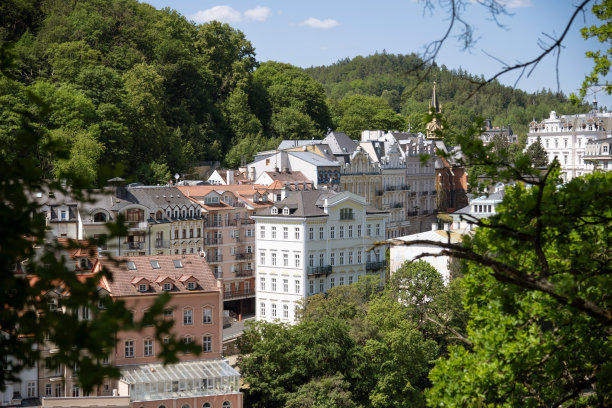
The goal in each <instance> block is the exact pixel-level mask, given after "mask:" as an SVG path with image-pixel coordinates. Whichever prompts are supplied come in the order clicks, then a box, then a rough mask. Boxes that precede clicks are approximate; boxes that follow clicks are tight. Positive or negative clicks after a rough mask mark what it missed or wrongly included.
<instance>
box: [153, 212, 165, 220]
mask: <svg viewBox="0 0 612 408" xmlns="http://www.w3.org/2000/svg"><path fill="white" fill-rule="evenodd" d="M163 218H164V213H163V212H162V211H158V212H157V213H156V214H155V219H156V220H157V221H160V220H162V219H163Z"/></svg>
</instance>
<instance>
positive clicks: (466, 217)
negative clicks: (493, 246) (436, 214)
mask: <svg viewBox="0 0 612 408" xmlns="http://www.w3.org/2000/svg"><path fill="white" fill-rule="evenodd" d="M505 187H506V186H505V185H504V184H503V183H497V185H496V186H495V187H494V190H493V191H492V192H491V193H490V194H488V195H482V196H480V197H477V198H474V199H472V200H471V201H470V204H469V205H467V206H466V207H464V208H461V209H459V210H457V211H455V212H454V213H451V214H450V216H451V217H452V218H453V223H452V225H451V229H452V230H453V231H454V232H459V233H461V234H465V233H467V232H470V231H473V230H474V229H475V228H476V226H475V225H474V222H476V221H478V220H480V219H483V218H489V217H490V216H492V215H494V214H496V213H497V206H498V205H499V204H500V203H501V202H502V201H503V200H504V195H505Z"/></svg>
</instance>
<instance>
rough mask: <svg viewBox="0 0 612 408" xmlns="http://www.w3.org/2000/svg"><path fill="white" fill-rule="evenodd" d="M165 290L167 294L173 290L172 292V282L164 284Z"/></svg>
mask: <svg viewBox="0 0 612 408" xmlns="http://www.w3.org/2000/svg"><path fill="white" fill-rule="evenodd" d="M164 290H165V291H166V292H169V291H171V290H172V284H171V283H170V282H166V283H164Z"/></svg>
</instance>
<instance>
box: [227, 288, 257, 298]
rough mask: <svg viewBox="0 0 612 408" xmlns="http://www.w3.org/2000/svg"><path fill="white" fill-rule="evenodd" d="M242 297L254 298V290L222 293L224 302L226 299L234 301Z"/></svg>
mask: <svg viewBox="0 0 612 408" xmlns="http://www.w3.org/2000/svg"><path fill="white" fill-rule="evenodd" d="M243 296H245V297H246V296H255V290H253V289H249V290H244V289H243V290H233V291H231V292H223V298H224V299H225V300H228V299H234V298H237V297H243Z"/></svg>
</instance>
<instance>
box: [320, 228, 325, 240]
mask: <svg viewBox="0 0 612 408" xmlns="http://www.w3.org/2000/svg"><path fill="white" fill-rule="evenodd" d="M324 231H325V229H324V228H323V227H319V239H325V232H324Z"/></svg>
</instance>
